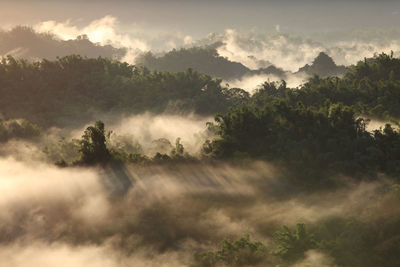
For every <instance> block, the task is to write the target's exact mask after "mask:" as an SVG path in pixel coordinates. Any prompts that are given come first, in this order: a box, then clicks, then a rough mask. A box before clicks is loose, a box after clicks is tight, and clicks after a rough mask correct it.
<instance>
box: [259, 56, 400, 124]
mask: <svg viewBox="0 0 400 267" xmlns="http://www.w3.org/2000/svg"><path fill="white" fill-rule="evenodd" d="M276 98H280V99H284V100H285V101H287V102H288V103H290V104H292V105H296V104H297V103H298V102H302V103H303V104H304V105H306V106H316V107H321V106H324V105H325V103H326V102H327V101H330V102H332V103H343V104H345V105H348V106H352V107H353V108H354V109H355V110H356V112H357V113H358V114H364V115H371V116H375V117H379V118H384V119H388V118H391V117H392V118H393V117H394V118H399V117H400V102H399V101H400V59H398V58H395V57H393V55H387V54H380V55H378V56H376V57H374V58H371V59H365V60H364V61H360V62H359V63H358V64H357V65H355V66H353V67H351V68H349V70H348V71H347V72H346V74H345V75H344V77H343V78H338V77H335V76H331V77H327V78H320V77H318V76H314V77H312V78H310V79H309V80H308V81H307V82H306V83H305V84H304V85H302V86H301V87H300V88H299V90H293V89H290V88H287V87H286V84H285V83H283V84H282V85H278V84H274V83H265V84H264V85H263V86H262V87H261V88H260V89H259V90H258V92H257V93H256V94H254V96H253V100H254V102H256V103H257V102H262V103H263V102H266V101H270V100H271V99H276Z"/></svg>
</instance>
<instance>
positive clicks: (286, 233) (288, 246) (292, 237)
mask: <svg viewBox="0 0 400 267" xmlns="http://www.w3.org/2000/svg"><path fill="white" fill-rule="evenodd" d="M274 240H275V241H276V242H277V243H278V249H277V250H276V251H275V252H274V254H275V255H277V256H280V257H281V258H283V259H285V260H293V261H295V260H298V259H299V258H301V257H302V256H303V255H304V253H305V252H306V251H307V250H310V249H314V248H316V247H317V242H316V241H315V240H314V237H313V236H312V235H311V234H309V233H308V232H307V230H306V226H305V224H304V223H298V224H297V225H296V230H294V231H291V230H290V229H289V228H288V227H287V226H283V231H277V232H275V234H274Z"/></svg>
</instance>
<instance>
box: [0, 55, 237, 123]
mask: <svg viewBox="0 0 400 267" xmlns="http://www.w3.org/2000/svg"><path fill="white" fill-rule="evenodd" d="M236 92H237V90H236V91H235V90H229V89H226V88H223V87H221V85H220V80H217V79H214V78H212V77H210V76H207V75H205V74H200V73H198V72H195V71H193V70H191V69H189V70H187V71H185V72H179V73H168V72H151V71H149V70H148V69H146V68H141V67H135V66H131V65H128V64H127V63H121V62H118V61H111V60H109V59H105V58H98V59H88V58H83V57H81V56H74V55H73V56H67V57H63V58H60V59H58V60H56V61H48V60H43V61H40V62H33V63H31V62H28V61H26V60H16V59H14V58H13V57H7V58H3V60H2V61H1V63H0V94H1V96H2V97H1V98H0V105H1V113H3V115H5V116H6V117H11V118H15V117H23V118H27V119H30V120H31V121H35V122H39V123H41V124H44V125H46V124H47V125H49V124H52V123H53V124H54V123H59V124H60V123H61V124H66V123H68V122H69V121H71V120H74V121H77V120H80V119H81V120H84V119H86V120H87V119H88V118H91V117H90V116H91V115H93V114H95V113H96V112H97V113H98V112H120V113H140V112H144V111H152V112H155V113H160V112H164V111H167V112H168V111H169V112H196V113H199V114H213V113H215V112H221V111H224V110H226V109H227V107H228V106H230V105H232V104H233V103H234V102H235V101H237V100H236V99H237V98H240V95H237V93H236ZM239 93H240V92H239ZM239 100H240V99H239Z"/></svg>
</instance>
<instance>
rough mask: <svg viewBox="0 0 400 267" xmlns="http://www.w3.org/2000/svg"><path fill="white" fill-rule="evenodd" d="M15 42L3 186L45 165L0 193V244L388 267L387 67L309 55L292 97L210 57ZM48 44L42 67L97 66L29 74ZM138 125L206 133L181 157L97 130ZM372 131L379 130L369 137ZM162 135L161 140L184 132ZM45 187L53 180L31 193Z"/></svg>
mask: <svg viewBox="0 0 400 267" xmlns="http://www.w3.org/2000/svg"><path fill="white" fill-rule="evenodd" d="M2 34H3V35H2ZM2 36H3V37H2ZM21 36H24V38H28V40H31V41H32V46H31V48H30V49H29V50H27V52H26V54H22V55H23V57H26V58H27V59H24V58H17V57H13V56H7V57H4V58H3V59H2V61H1V62H0V96H1V97H0V113H1V116H2V117H1V120H0V155H1V157H0V164H3V165H2V168H0V177H2V175H3V176H4V177H12V176H13V175H15V173H17V175H16V176H17V178H16V180H17V181H20V180H18V179H20V178H18V177H23V176H24V175H25V174H24V173H22V174H21V173H19V171H20V169H22V167H21V165H18V164H20V163H16V162H14V161H13V160H10V159H7V158H5V157H7V156H10V157H16V158H17V159H18V156H21V158H23V157H22V156H25V157H28V158H29V157H31V155H33V154H40V156H42V158H40V160H38V161H39V162H41V163H40V164H43V166H42V165H40V166H39V165H37V166H36V161H35V164H31V165H35V166H34V167H26V166H24V165H23V166H24V168H26V170H27V171H26V173H27V175H31V176H33V177H36V178H35V179H37V181H36V180H35V181H32V179H31V180H30V178H27V179H26V180H22V181H23V182H24V183H25V182H26V183H29V184H28V186H21V184H23V183H22V182H19V183H20V184H18V183H17V184H16V185H15V188H16V189H14V190H15V193H18V198H15V199H14V198H13V196H12V194H11V196H10V194H9V193H7V192H8V191H1V190H3V189H2V187H0V191H1V192H0V193H4V195H5V197H4V198H5V199H6V200H7V201H6V200H5V201H4V202H1V203H5V204H4V206H5V208H4V210H5V211H4V212H5V213H4V214H6V215H4V216H9V217H7V218H8V220H9V222H11V223H8V221H7V222H5V223H3V224H0V245H1V246H4V247H7V246H10V247H11V245H14V243H13V242H26V241H25V240H26V239H24V238H26V237H29V238H28V239H27V240H29V242H31V240H33V241H32V243H35V242H37V243H40V242H44V243H46V242H48V243H51V244H53V243H52V242H55V243H57V242H61V243H63V242H64V243H65V244H67V245H66V247H64V249H67V248H70V247H71V248H73V249H77V247H81V246H88V245H93V246H96V248H99V247H100V248H101V249H104V251H108V250H109V249H111V250H112V251H113V252H114V254H117V255H124V256H121V257H128V258H129V257H131V255H135V256H137V257H138V255H140V257H142V258H144V259H146V260H149V259H150V261H151V262H152V263H154V262H156V261H154V258H157V257H161V258H157V260H158V261H157V263H159V262H161V260H160V259H162V260H165V259H168V261H173V262H175V263H177V264H176V265H178V266H179V265H185V264H186V265H189V266H246V265H248V266H278V265H279V266H290V267H292V266H324V264H325V266H345V267H347V266H348V267H369V266H371V267H372V266H373V267H375V266H389V267H392V266H393V267H394V266H399V259H398V255H399V253H400V250H399V249H400V246H399V240H400V238H399V237H400V232H399V227H398V226H399V223H400V220H399V218H400V216H399V215H400V213H399V209H398V206H399V200H400V194H399V192H400V190H399V188H400V187H399V178H400V132H399V124H398V118H399V117H400V59H399V58H396V57H394V55H393V54H390V55H388V54H385V53H382V54H379V55H377V56H375V57H373V58H369V59H360V61H359V62H358V63H357V64H356V65H354V66H349V67H343V66H337V65H336V64H335V63H334V61H333V60H332V59H331V58H330V57H329V56H328V55H327V54H325V53H321V54H320V55H319V56H318V57H317V58H316V59H315V60H314V61H313V62H312V63H310V64H311V65H306V66H305V67H304V68H301V69H300V70H299V71H300V72H305V73H307V74H309V75H312V76H311V77H310V78H309V79H308V80H307V81H306V82H305V83H304V84H303V85H301V86H299V87H297V88H290V87H289V86H288V85H287V83H286V82H285V81H284V80H282V81H281V82H271V81H265V82H264V83H262V84H260V85H259V86H258V88H256V90H255V91H254V93H249V92H247V91H245V90H243V89H241V88H230V87H228V86H226V85H223V83H222V80H221V79H220V78H224V79H228V78H233V77H241V76H243V75H248V74H251V75H253V74H263V73H264V74H265V73H274V74H276V75H278V76H279V75H282V77H283V76H284V75H285V73H286V72H284V71H283V70H280V69H277V68H275V67H273V66H271V67H270V68H267V69H259V70H250V69H249V68H247V67H245V66H244V65H243V64H241V63H236V62H231V61H229V60H228V59H226V58H223V57H221V56H219V55H218V53H217V52H216V50H215V48H212V47H193V48H187V49H180V50H173V51H170V52H168V53H166V54H165V55H163V56H155V55H154V54H151V53H147V54H144V55H142V57H141V58H139V61H138V64H137V65H130V64H128V63H123V62H120V61H117V60H113V59H111V58H110V57H113V55H114V54H113V53H117V54H118V53H119V52H121V51H119V50H113V48H111V47H101V46H97V45H94V44H92V43H90V42H89V41H88V40H87V39H86V38H85V37H81V38H79V40H74V41H67V42H64V41H59V40H56V39H54V38H53V37H52V36H50V35H43V34H36V33H34V32H33V31H32V30H31V29H29V28H24V27H19V28H15V29H14V30H11V31H10V32H4V33H1V34H0V38H4V40H11V39H13V38H14V39H13V42H16V43H18V40H20V39H19V38H22V37H21ZM27 36H28V37H27ZM24 38H22V39H21V40H20V42H21V44H22V43H26V40H27V39H24ZM45 43H46V44H48V46H44V47H45V48H46V49H49V50H51V49H54V55H56V54H58V53H59V52H58V51H59V50H58V49H62V50H63V51H70V50H68V49H69V48H71V47H74V46H75V45H77V46H78V47H80V48H79V49H77V48H76V47H75V48H76V49H77V50H76V53H83V52H82V51H83V50H82V47H85V46H86V45H87V49H89V50H90V51H91V52H93V53H97V52H98V53H99V55H101V56H102V57H97V56H96V58H91V57H92V56H94V54H92V55H87V57H86V56H81V55H68V56H64V57H57V58H55V59H51V60H50V59H41V60H32V59H33V58H35V59H36V56H37V55H39V56H40V55H43V54H41V53H42V52H41V50H40V49H39V48H38V47H40V48H42V44H45ZM81 44H83V46H81ZM2 45H3V47H2ZM35 47H37V48H38V49H39V50H35V49H36V48H35ZM9 48H10V47H9V46H8V44H7V42H3V43H1V42H0V49H2V50H1V51H6V50H7V49H9ZM50 48H51V49H50ZM75 48H74V49H75ZM71 49H72V48H71ZM96 49H98V50H96ZM21 51H22V50H21ZM96 51H97V52H96ZM51 53H53V52H51ZM73 53H75V50H74V51H73ZM83 54H84V53H83ZM28 55H29V56H28ZM31 55H32V56H31ZM48 55H50V54H48ZM218 77H220V78H218ZM146 112H147V113H150V114H151V116H150V115H149V116H148V117H146V118H147V120H148V121H145V124H146V123H148V124H151V123H154V122H153V121H152V120H153V118H154V117H156V116H161V115H165V114H174V115H176V116H181V117H184V116H188V114H192V115H193V114H194V115H193V116H199V117H203V116H207V117H206V118H212V116H214V121H213V120H212V119H210V121H209V122H208V123H207V124H206V125H203V126H204V132H201V133H197V136H195V138H193V139H195V141H193V142H194V143H196V144H194V145H193V147H195V148H196V149H195V150H189V149H187V148H188V147H187V146H186V144H187V143H184V141H186V140H184V139H183V138H180V137H177V138H170V140H169V139H167V138H164V137H162V138H160V137H157V138H153V136H152V135H151V133H149V131H147V132H146V131H143V132H142V134H144V135H147V136H146V138H143V139H142V140H145V141H144V142H147V144H143V143H141V142H139V141H138V140H137V139H135V138H137V136H136V137H135V136H133V135H129V134H125V135H119V133H118V131H117V130H115V132H114V129H112V128H111V127H109V126H108V125H105V123H104V122H103V121H102V120H100V119H101V118H103V117H107V116H108V117H111V119H109V121H113V120H114V119H115V118H117V115H119V116H126V117H129V116H131V115H138V114H143V113H146ZM138 116H139V115H138ZM152 116H154V117H152ZM196 118H198V117H196ZM370 119H372V120H376V119H379V120H380V122H381V125H382V126H381V127H376V128H375V129H372V130H371V129H369V128H368V123H369V121H370ZM115 120H116V119H115ZM123 122H124V123H126V121H123ZM172 124H174V121H173V120H168V119H167V120H166V122H164V123H163V124H162V127H171V128H174V131H176V132H177V133H178V134H179V133H183V132H185V130H186V129H185V127H186V125H184V126H176V125H172ZM143 125H144V124H140V123H138V124H137V125H134V124H133V125H129V127H132V128H129V127H127V128H128V129H131V130H132V129H134V128H135V127H137V128H140V127H143ZM123 126H126V125H123ZM188 127H189V126H188ZM121 128H123V127H120V128H119V129H121ZM155 129H156V130H154V131H157V129H158V130H159V129H160V128H155ZM78 130H80V131H78ZM77 132H78V134H77ZM153 139H154V140H153ZM146 146H147V147H146ZM21 147H22V148H21ZM32 151H33V152H32ZM30 153H31V154H30ZM3 157H4V158H3ZM20 160H21V159H20ZM43 162H46V164H52V165H54V164H55V165H56V166H57V167H56V166H48V165H44V163H43ZM27 164H28V163H27ZM8 166H11V167H8ZM38 166H39V167H38ZM58 167H60V168H58ZM61 167H62V168H61ZM43 170H45V171H43ZM41 171H43V172H41ZM10 173H11V174H10ZM13 173H14V174H13ZM48 173H50V174H51V175H56V176H57V175H58V176H60V177H61V176H62V179H60V180H57V179H56V180H41V176H42V175H48ZM51 175H50V176H51ZM58 176H57V177H58ZM51 177H52V176H51ZM52 178H54V177H52ZM43 181H45V182H43ZM14 183H15V181H14V180H10V181H7V183H4V185H6V186H7V187H5V188H6V190H9V189H8V188H11V187H13V186H14ZM47 183H54V184H52V186H47ZM36 186H38V188H39V189H35V188H36ZM64 187H65V188H64ZM26 188H28V189H27V191H24V190H25V189H26ZM31 188H34V189H31ZM49 188H50V189H49ZM30 190H33V191H34V192H35V193H31V191H30ZM35 190H38V191H37V192H39V193H36V191H35ZM53 191H54V192H53ZM21 199H22V200H21ZM49 199H50V200H49ZM9 203H11V204H9ZM299 214H300V215H299ZM1 215H3V213H2V214H1ZM21 218H22V219H21ZM21 221H22V223H21ZM21 225H22V226H21ZM38 229H46V231H44V232H43V231H39V230H38ZM64 243H63V244H64ZM35 244H36V243H35ZM54 246H55V247H56V245H54ZM53 249H54V248H53ZM102 251H103V250H102ZM115 251H117V252H118V253H115ZM143 251H146V253H144V254H145V255H144V256H143V255H141V254H140V253H142V252H143ZM6 252H9V250H7V251H6ZM1 253H2V252H1V251H0V256H1V255H2V254H1ZM16 254H18V253H16ZM95 254H96V253H95ZM111 254H112V255H114V254H113V253H110V255H111ZM10 255H11V254H10ZM12 255H14V253H12ZM90 255H94V254H90ZM96 255H97V254H96ZM107 255H108V254H107ZM171 255H173V256H171ZM0 258H1V257H0ZM91 258H93V257H91ZM142 258H141V259H142ZM129 260H131V259H130V258H129ZM135 260H137V259H136V258H135ZM146 260H143V262H145V263H148V262H149V261H147V262H146ZM132 262H136V261H132ZM298 264H299V265H298ZM302 264H303V265H302Z"/></svg>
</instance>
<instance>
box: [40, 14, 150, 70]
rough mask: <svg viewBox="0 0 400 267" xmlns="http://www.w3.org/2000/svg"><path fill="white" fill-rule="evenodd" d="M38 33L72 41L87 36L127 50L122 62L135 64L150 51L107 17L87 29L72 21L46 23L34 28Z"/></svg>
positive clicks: (144, 44) (115, 21)
mask: <svg viewBox="0 0 400 267" xmlns="http://www.w3.org/2000/svg"><path fill="white" fill-rule="evenodd" d="M34 29H35V30H36V31H38V32H46V33H47V32H50V33H52V34H54V35H56V36H57V37H59V38H60V39H63V40H71V39H76V38H77V37H78V36H82V35H86V36H87V37H88V39H89V40H90V41H91V42H93V43H99V44H101V45H112V46H114V47H116V48H126V49H127V53H126V55H125V57H124V58H122V61H126V62H129V63H134V60H135V57H136V56H137V55H138V54H139V53H142V52H145V51H148V50H149V46H148V44H147V43H146V42H145V41H143V40H140V39H137V38H134V37H132V36H131V35H129V34H122V33H120V31H119V22H118V20H117V19H116V18H115V17H112V16H105V17H103V18H101V19H98V20H94V21H92V22H91V23H90V24H89V25H87V26H85V27H77V26H74V25H73V24H72V22H71V21H70V20H67V21H65V22H56V21H44V22H41V23H39V24H37V25H35V26H34Z"/></svg>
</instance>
